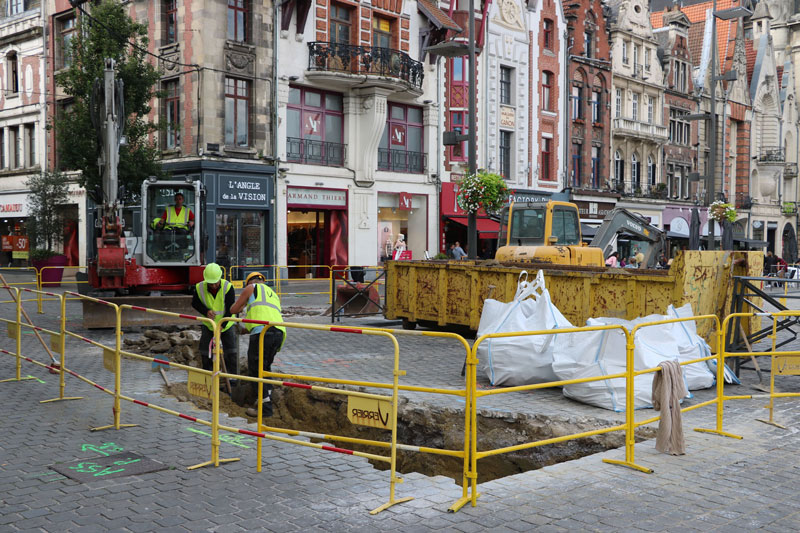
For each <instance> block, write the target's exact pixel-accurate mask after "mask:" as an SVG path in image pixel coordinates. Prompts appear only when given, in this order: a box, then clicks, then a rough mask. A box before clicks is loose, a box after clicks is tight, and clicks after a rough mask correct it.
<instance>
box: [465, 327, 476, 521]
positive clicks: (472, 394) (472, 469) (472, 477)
mask: <svg viewBox="0 0 800 533" xmlns="http://www.w3.org/2000/svg"><path fill="white" fill-rule="evenodd" d="M477 344H478V343H477V342H476V343H475V344H474V345H473V346H472V353H471V354H470V355H471V357H470V359H471V364H468V365H467V366H468V367H470V366H471V371H472V375H471V376H470V379H469V386H468V388H469V409H468V411H469V418H470V422H469V431H470V439H469V472H468V473H467V477H468V478H469V484H470V491H471V494H472V498H471V502H470V504H471V505H472V507H475V506H476V505H478V366H477V365H478V351H477V350H478V347H477Z"/></svg>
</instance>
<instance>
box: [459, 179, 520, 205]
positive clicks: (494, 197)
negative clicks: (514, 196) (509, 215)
mask: <svg viewBox="0 0 800 533" xmlns="http://www.w3.org/2000/svg"><path fill="white" fill-rule="evenodd" d="M456 201H457V202H458V206H459V207H460V208H461V209H463V210H464V211H466V212H467V213H477V212H478V211H480V210H481V209H483V210H485V211H486V212H487V213H496V212H498V211H500V210H501V209H502V208H503V207H504V206H505V205H506V203H507V202H508V187H506V182H505V180H504V179H503V178H502V177H501V176H500V175H499V174H493V173H491V172H486V171H479V172H478V173H476V174H471V175H469V176H466V177H465V178H464V179H463V180H461V181H460V182H459V184H458V196H457V197H456Z"/></svg>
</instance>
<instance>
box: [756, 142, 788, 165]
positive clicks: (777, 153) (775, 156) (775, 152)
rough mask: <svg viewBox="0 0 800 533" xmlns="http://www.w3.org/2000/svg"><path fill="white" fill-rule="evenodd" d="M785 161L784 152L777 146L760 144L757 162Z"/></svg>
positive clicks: (781, 162)
mask: <svg viewBox="0 0 800 533" xmlns="http://www.w3.org/2000/svg"><path fill="white" fill-rule="evenodd" d="M785 161H786V152H784V151H783V148H780V147H778V146H762V147H761V150H759V152H758V162H759V163H766V164H770V163H775V164H783V163H784V162H785Z"/></svg>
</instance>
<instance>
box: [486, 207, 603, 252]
mask: <svg viewBox="0 0 800 533" xmlns="http://www.w3.org/2000/svg"><path fill="white" fill-rule="evenodd" d="M499 239H500V240H499V242H498V248H497V253H496V254H495V259H497V260H498V261H513V262H523V263H525V262H530V263H551V264H560V265H581V266H600V265H602V264H603V257H602V253H601V252H600V250H596V249H591V248H588V247H585V246H581V225H580V218H579V216H578V208H577V206H576V205H575V204H571V203H569V202H557V201H549V202H547V203H533V202H526V203H512V204H511V205H510V206H509V207H507V208H505V209H504V210H503V214H502V223H501V227H500V236H499Z"/></svg>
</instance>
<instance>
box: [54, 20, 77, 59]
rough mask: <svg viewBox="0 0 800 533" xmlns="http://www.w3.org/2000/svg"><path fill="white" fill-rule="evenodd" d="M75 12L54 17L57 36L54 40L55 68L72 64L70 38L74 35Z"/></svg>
mask: <svg viewBox="0 0 800 533" xmlns="http://www.w3.org/2000/svg"><path fill="white" fill-rule="evenodd" d="M75 20H76V19H75V14H74V13H70V14H69V15H65V16H63V17H60V18H58V19H56V28H57V31H58V34H59V38H58V40H57V41H56V68H58V69H62V68H68V67H69V66H70V65H71V64H72V38H73V36H74V35H75Z"/></svg>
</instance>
